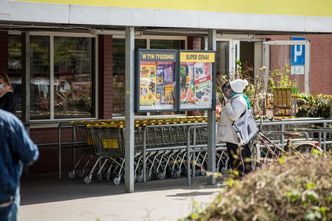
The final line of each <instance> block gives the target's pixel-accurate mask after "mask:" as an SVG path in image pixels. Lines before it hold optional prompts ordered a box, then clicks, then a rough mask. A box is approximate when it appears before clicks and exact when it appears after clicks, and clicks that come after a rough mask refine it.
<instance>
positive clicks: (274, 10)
mask: <svg viewBox="0 0 332 221" xmlns="http://www.w3.org/2000/svg"><path fill="white" fill-rule="evenodd" d="M16 1H18V2H33V3H36V2H40V3H48V4H66V5H85V6H100V7H115V8H129V9H132V8H140V9H158V10H190V11H206V12H230V13H243V14H244V13H250V14H271V15H276V14H279V15H294V16H332V10H329V9H331V8H332V1H329V0H315V1H309V0H306V1H302V2H301V7H299V2H298V0H288V1H287V6H285V3H286V1H266V0H251V1H248V0H237V1H236V4H234V2H233V1H229V0H209V4H206V2H205V1H201V0H190V1H189V0H185V1H178V0H168V1H154V0H140V1H137V0H126V1H117V0H16Z"/></svg>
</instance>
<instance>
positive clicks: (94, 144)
mask: <svg viewBox="0 0 332 221" xmlns="http://www.w3.org/2000/svg"><path fill="white" fill-rule="evenodd" d="M198 125H199V126H198ZM72 126H73V128H74V131H75V135H76V137H77V142H86V143H87V144H88V145H91V149H89V150H88V151H86V152H84V153H82V154H81V157H80V159H79V160H78V161H77V163H76V165H75V167H74V169H73V170H72V171H71V172H70V173H69V177H70V178H74V177H75V176H78V177H81V178H84V182H85V183H87V184H88V183H91V182H92V181H94V180H98V181H102V180H106V181H110V182H113V183H114V184H116V185H118V184H120V183H121V181H123V179H124V166H125V142H124V131H125V122H124V121H123V120H98V121H81V122H73V123H72ZM196 126H197V127H196ZM207 135H208V132H207V118H206V117H177V118H162V119H144V120H135V136H134V137H135V146H134V148H135V149H134V153H135V154H134V168H135V178H136V181H137V182H143V181H148V180H151V179H165V178H167V177H170V178H178V177H180V176H182V175H186V173H187V167H188V164H187V162H188V161H187V159H188V155H187V146H188V144H189V145H190V146H191V147H194V148H195V147H196V148H195V151H193V152H190V156H189V159H190V166H191V167H192V169H193V170H192V171H194V173H195V174H194V175H204V174H205V172H206V168H207V140H208V136H207ZM188 136H190V137H191V139H190V140H189V141H188ZM188 142H189V143H188ZM216 162H217V171H222V170H226V169H227V167H228V156H227V154H226V149H225V147H223V146H218V147H217V150H216Z"/></svg>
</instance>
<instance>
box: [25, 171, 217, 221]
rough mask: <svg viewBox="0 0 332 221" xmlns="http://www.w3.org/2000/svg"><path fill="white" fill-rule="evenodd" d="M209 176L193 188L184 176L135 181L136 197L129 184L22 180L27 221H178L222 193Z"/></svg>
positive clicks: (48, 178)
mask: <svg viewBox="0 0 332 221" xmlns="http://www.w3.org/2000/svg"><path fill="white" fill-rule="evenodd" d="M205 183H206V178H205V177H198V178H195V180H194V182H193V185H192V186H191V187H188V186H187V185H186V179H185V178H179V179H169V180H159V181H149V182H147V183H136V184H135V192H134V193H125V192H124V185H123V184H122V185H119V186H115V185H113V184H109V183H106V182H104V183H92V184H89V185H86V184H84V183H83V181H82V180H58V179H57V178H56V176H50V175H47V176H33V177H31V176H30V177H26V178H23V179H22V185H21V207H20V211H19V220H22V221H46V220H47V221H76V220H77V221H90V220H98V221H109V220H119V221H131V220H135V221H136V220H143V221H157V220H173V221H175V220H177V219H178V218H183V217H185V216H187V215H188V214H190V213H191V212H192V211H193V210H194V207H195V208H196V207H197V205H198V204H199V207H201V208H203V207H205V205H206V204H207V203H208V202H210V201H211V200H213V198H214V197H215V196H216V195H217V194H218V192H219V191H220V190H221V188H220V187H218V186H211V185H206V184H205Z"/></svg>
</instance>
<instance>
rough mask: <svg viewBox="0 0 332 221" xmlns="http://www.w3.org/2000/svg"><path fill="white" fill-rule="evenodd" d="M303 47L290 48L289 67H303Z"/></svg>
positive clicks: (293, 46)
mask: <svg viewBox="0 0 332 221" xmlns="http://www.w3.org/2000/svg"><path fill="white" fill-rule="evenodd" d="M292 40H305V38H304V37H292ZM304 47H305V46H304V45H292V46H291V65H292V66H293V65H304V61H305V57H304V56H305V49H304Z"/></svg>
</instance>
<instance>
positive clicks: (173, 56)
mask: <svg viewBox="0 0 332 221" xmlns="http://www.w3.org/2000/svg"><path fill="white" fill-rule="evenodd" d="M177 54H178V51H177V50H148V49H139V50H138V62H137V64H138V65H137V71H136V73H137V74H136V110H137V111H138V112H151V111H175V110H176V102H175V97H176V96H175V95H176V94H175V92H176V83H175V81H176V68H177V66H176V62H177Z"/></svg>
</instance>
